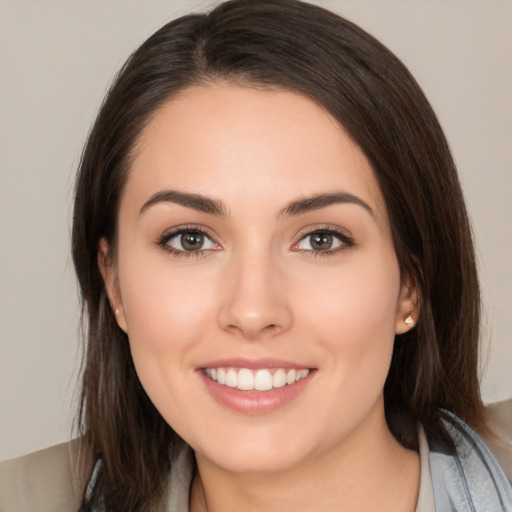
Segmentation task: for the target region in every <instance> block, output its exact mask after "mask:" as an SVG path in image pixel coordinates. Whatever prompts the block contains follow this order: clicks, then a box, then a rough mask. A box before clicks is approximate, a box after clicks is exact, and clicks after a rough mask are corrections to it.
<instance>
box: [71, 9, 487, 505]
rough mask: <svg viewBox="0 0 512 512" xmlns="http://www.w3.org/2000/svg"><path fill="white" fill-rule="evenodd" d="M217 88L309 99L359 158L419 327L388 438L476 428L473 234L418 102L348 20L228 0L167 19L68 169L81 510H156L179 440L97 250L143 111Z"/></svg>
mask: <svg viewBox="0 0 512 512" xmlns="http://www.w3.org/2000/svg"><path fill="white" fill-rule="evenodd" d="M216 80H228V81H231V82H232V83H235V84H241V85H244V86H255V85H256V86H264V87H265V86H268V87H275V86H277V87H280V88H284V89H287V90H292V91H297V92H299V93H302V94H304V95H306V96H308V97H309V98H311V99H312V100H314V101H315V102H317V103H318V104H320V105H322V106H323V107H324V108H326V109H327V110H328V111H329V112H330V113H331V114H332V115H333V116H334V117H335V118H336V119H337V120H338V121H339V122H340V124H341V125H342V126H343V127H344V128H345V129H346V131H347V132H348V133H349V134H350V135H351V137H352V138H353V140H354V141H355V142H356V143H357V144H358V145H359V146H360V147H361V149H362V150H363V152H364V153H365V154H366V156H367V158H368V159H369V161H370V162H371V164H372V166H373V169H374V172H375V176H376V178H377V180H378V183H379V185H380V188H381V190H382V193H383V196H384V198H385V201H386V205H387V209H388V213H389V218H390V223H391V228H392V234H393V240H394V246H395V250H396V253H397V256H398V260H399V264H400V268H401V271H402V273H403V274H404V275H405V274H406V275H408V276H409V277H410V278H412V279H413V280H414V281H415V282H416V284H417V286H418V289H419V293H420V300H421V313H420V317H419V319H418V321H417V325H416V327H415V328H414V329H412V330H411V331H409V332H408V333H406V334H404V335H401V336H397V338H396V340H395V349H394V353H393V358H392V363H391V367H390V371H389V376H388V379H387V381H386V385H385V389H384V394H385V406H386V415H387V420H388V423H389V427H390V429H391V431H392V432H393V434H394V435H395V436H396V438H397V439H398V440H399V441H400V442H401V443H402V444H403V445H404V446H406V447H409V448H414V447H415V446H416V424H417V422H418V421H420V422H422V423H423V424H424V425H425V426H426V427H427V428H429V429H430V430H432V431H438V432H441V431H442V429H443V427H442V421H441V420H442V417H443V412H442V409H448V410H450V411H452V412H453V413H455V414H456V415H458V416H459V417H461V418H462V419H463V420H465V421H466V422H468V423H469V424H470V425H472V426H473V427H476V428H484V427H485V418H484V410H483V404H482V401H481V397H480V392H479V383H478V377H477V363H478V339H479V317H480V309H479V308H480V295H479V285H478V278H477V272H476V265H475V257H474V249H473V242H472V236H471V229H470V225H469V221H468V217H467V213H466V208H465V204H464V199H463V196H462V191H461V187H460V184H459V181H458V177H457V172H456V169H455V165H454V162H453V159H452V157H451V154H450V151H449V148H448V144H447V142H446V140H445V137H444V135H443V132H442V129H441V128H440V126H439V123H438V121H437V119H436V116H435V114H434V112H433V111H432V108H431V107H430V105H429V103H428V101H427V99H426V98H425V96H424V94H423V93H422V91H421V90H420V88H419V86H418V85H417V83H416V81H415V80H414V79H413V77H412V76H411V75H410V73H409V72H408V71H407V69H406V68H405V67H404V65H403V64H402V63H401V62H400V61H399V60H398V59H397V58H396V57H395V56H394V55H393V54H392V53H391V52H390V51H389V50H387V49H386V48H385V47H384V46H383V45H382V44H380V43H379V42H378V41H376V40H375V39H374V38H373V37H371V36H370V35H368V34H367V33H365V32H364V31H363V30H361V29H360V28H358V27H357V26H355V25H353V24H352V23H350V22H349V21H347V20H344V19H342V18H340V17H338V16H336V15H335V14H333V13H331V12H329V11H327V10H324V9H322V8H320V7H316V6H313V5H310V4H307V3H303V2H299V1H296V0H258V1H254V0H232V1H228V2H225V3H222V4H220V5H219V6H218V7H216V8H215V9H214V10H212V11H211V12H210V13H209V14H200V15H188V16H184V17H182V18H179V19H177V20H175V21H172V22H170V23H168V24H167V25H165V26H164V27H163V28H161V29H160V30H158V31H157V32H156V33H155V34H154V35H152V36H151V37H150V38H149V39H148V40H147V41H146V42H145V43H143V44H142V46H140V48H139V49H138V50H137V51H136V52H135V53H134V54H133V55H132V56H131V57H130V58H129V59H128V61H127V62H126V64H125V65H124V67H123V68H122V69H121V71H120V72H119V74H118V76H117V78H116V79H115V81H114V84H113V86H112V87H111V89H110V91H109V93H108V95H107V97H106V99H105V101H104V103H103V105H102V107H101V109H100V112H99V114H98V116H97V119H96V122H95V124H94V126H93V128H92V131H91V133H90V135H89V139H88V141H87V144H86V146H85V149H84V152H83V155H82V159H81V163H80V168H79V172H78V178H77V182H76V196H75V209H74V219H73V222H74V223H73V258H74V263H75V267H76V272H77V275H78V280H79V284H80V290H81V295H82V299H83V306H84V326H85V335H86V341H87V343H86V350H85V358H84V363H83V384H82V392H81V406H80V411H79V425H80V433H81V434H82V435H83V440H84V446H85V450H86V452H87V453H88V454H89V457H90V458H92V460H93V461H94V460H97V459H100V458H101V459H102V462H103V463H102V466H101V471H100V473H99V475H98V478H97V480H96V484H95V487H94V490H93V500H92V502H91V503H103V504H104V506H105V508H106V510H109V511H116V510H119V511H121V510H122V511H124V512H126V511H132V510H133V511H135V510H149V508H150V507H151V506H152V504H154V503H156V502H158V500H159V499H160V497H161V493H162V489H163V485H164V482H165V479H166V477H167V475H168V472H169V469H170V457H169V454H170V453H171V452H172V447H173V445H174V443H175V442H176V441H177V440H178V437H177V434H175V433H174V432H173V430H172V428H171V427H170V426H169V425H167V424H166V422H165V421H164V420H163V418H162V417H161V416H160V414H159V413H158V412H157V411H156V409H155V408H154V406H153V405H152V403H151V401H150V399H149V398H148V396H147V395H146V393H145V392H144V390H143V389H142V386H141V384H140V382H139V380H138V378H137V374H136V372H135V369H134V366H133V362H132V358H131V355H130V349H129V344H128V340H127V337H126V335H125V333H124V332H123V331H122V330H121V329H119V328H118V326H117V323H116V321H115V319H114V316H113V314H112V311H111V309H110V307H109V304H108V300H107V296H106V292H105V287H104V283H103V280H102V278H101V275H100V272H99V270H98V264H97V253H98V244H99V241H100V239H101V238H102V237H105V238H106V240H107V241H108V242H109V245H110V247H112V248H113V250H114V253H115V247H116V226H117V212H118V205H119V200H120V196H121V194H122V191H123V186H124V183H125V182H126V179H127V176H128V174H129V171H130V162H131V157H132V151H133V148H134V146H135V143H136V141H137V138H138V136H139V135H140V133H141V131H142V130H143V128H144V127H145V126H146V124H147V123H148V121H149V120H150V119H151V116H152V114H153V113H154V112H155V111H156V110H157V109H158V108H159V106H160V105H161V104H162V103H163V102H164V101H166V100H168V99H169V98H170V97H171V96H173V95H174V94H176V93H177V91H179V90H181V89H183V88H185V87H187V86H190V85H193V84H201V83H208V82H212V81H216ZM113 257H115V254H114V256H113Z"/></svg>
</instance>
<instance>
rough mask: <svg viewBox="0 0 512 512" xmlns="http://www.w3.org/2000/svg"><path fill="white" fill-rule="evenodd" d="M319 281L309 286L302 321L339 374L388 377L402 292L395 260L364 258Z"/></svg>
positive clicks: (392, 258) (388, 257) (319, 278)
mask: <svg viewBox="0 0 512 512" xmlns="http://www.w3.org/2000/svg"><path fill="white" fill-rule="evenodd" d="M352 263H354V264H352ZM316 277H317V279H316V283H315V285H313V283H309V284H307V285H306V286H305V287H304V288H305V290H308V291H307V293H308V300H307V304H308V307H307V308H303V310H302V313H301V315H300V316H302V317H304V318H307V319H308V321H309V325H310V327H309V328H310V329H311V330H312V331H314V330H317V331H318V335H319V336H320V337H322V339H323V343H325V344H327V345H328V346H329V349H330V352H331V353H332V357H333V360H334V359H335V360H336V367H337V369H338V371H342V372H344V373H345V374H349V373H350V374H354V373H357V372H359V373H360V374H365V375H371V374H372V373H373V372H375V371H378V372H379V373H380V374H382V372H384V373H387V369H388V365H389V360H390V357H391V352H392V349H393V343H394V338H395V318H396V310H397V303H398V296H399V292H400V272H399V268H398V263H397V262H396V258H394V257H393V254H390V255H389V256H388V255H383V256H382V257H381V258H376V259H371V260H365V258H364V257H361V258H360V259H359V260H358V261H357V262H351V264H350V265H347V266H346V270H345V269H344V268H342V267H340V269H339V271H333V272H330V273H329V274H328V275H327V274H326V275H317V276H316ZM301 302H302V303H305V302H306V301H305V300H303V301H298V303H301ZM381 377H382V375H381ZM384 378H385V376H384Z"/></svg>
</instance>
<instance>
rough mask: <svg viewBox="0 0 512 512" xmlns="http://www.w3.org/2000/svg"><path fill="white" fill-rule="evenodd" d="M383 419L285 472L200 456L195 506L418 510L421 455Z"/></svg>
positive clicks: (211, 511) (212, 511) (229, 511)
mask: <svg viewBox="0 0 512 512" xmlns="http://www.w3.org/2000/svg"><path fill="white" fill-rule="evenodd" d="M382 420H383V422H381V424H380V428H378V429H376V428H375V424H373V423H372V422H370V425H365V424H361V425H359V426H358V427H357V429H355V431H354V432H352V433H351V434H350V435H349V436H347V437H346V438H345V439H343V440H342V441H341V442H340V443H339V444H338V445H336V446H334V447H333V448H332V449H331V450H329V451H328V452H326V453H323V454H319V455H315V456H312V457H311V458H310V459H308V460H306V461H303V463H301V465H299V466H295V467H293V468H291V469H289V470H286V471H281V472H268V473H232V472H229V471H225V470H223V469H222V468H219V467H218V466H216V465H215V464H213V463H212V462H211V461H209V460H208V459H206V458H203V457H200V456H197V455H196V458H197V464H198V474H197V475H196V478H195V480H194V482H193V486H192V491H191V503H190V511H191V512H206V511H207V512H235V511H239V510H244V511H247V512H256V511H262V510H265V512H288V511H289V512H292V511H293V512H301V511H310V510H315V512H332V511H339V510H361V511H365V512H373V511H375V512H377V511H378V512H387V511H390V512H391V511H393V512H396V511H400V512H402V511H403V512H413V511H414V509H415V506H416V501H417V496H418V490H419V479H420V466H419V456H418V454H417V453H416V452H413V451H410V450H407V449H405V448H404V447H402V446H401V445H400V444H399V443H398V442H397V441H396V440H395V439H394V437H393V436H392V434H391V432H390V431H389V429H388V428H387V425H386V423H385V419H384V414H383V411H382ZM340 507H343V508H342V509H341V508H340Z"/></svg>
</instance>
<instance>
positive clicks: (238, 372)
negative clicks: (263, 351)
mask: <svg viewBox="0 0 512 512" xmlns="http://www.w3.org/2000/svg"><path fill="white" fill-rule="evenodd" d="M202 371H203V373H204V375H205V376H206V377H207V378H208V379H210V380H212V381H214V382H216V383H217V384H220V385H222V386H226V387H228V388H236V389H238V390H240V391H260V392H261V391H270V390H272V389H278V388H283V387H285V386H290V385H291V384H295V383H296V382H298V381H300V380H302V379H304V378H306V377H307V376H308V375H309V372H310V370H309V369H307V368H258V369H252V368H233V367H218V368H204V369H203V370H202Z"/></svg>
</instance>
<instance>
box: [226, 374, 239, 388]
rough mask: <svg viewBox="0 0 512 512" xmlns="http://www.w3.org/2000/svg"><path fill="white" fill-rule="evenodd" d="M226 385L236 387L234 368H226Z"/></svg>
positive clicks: (236, 379) (236, 380)
mask: <svg viewBox="0 0 512 512" xmlns="http://www.w3.org/2000/svg"><path fill="white" fill-rule="evenodd" d="M226 386H229V387H230V388H236V387H237V386H238V378H237V375H236V372H235V370H228V372H227V373H226Z"/></svg>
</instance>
